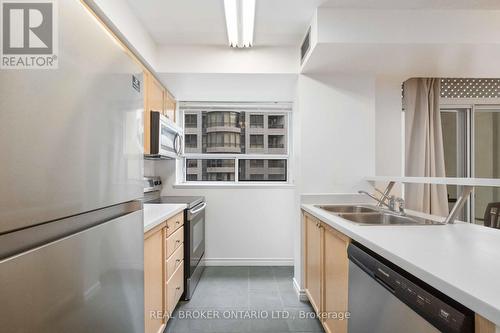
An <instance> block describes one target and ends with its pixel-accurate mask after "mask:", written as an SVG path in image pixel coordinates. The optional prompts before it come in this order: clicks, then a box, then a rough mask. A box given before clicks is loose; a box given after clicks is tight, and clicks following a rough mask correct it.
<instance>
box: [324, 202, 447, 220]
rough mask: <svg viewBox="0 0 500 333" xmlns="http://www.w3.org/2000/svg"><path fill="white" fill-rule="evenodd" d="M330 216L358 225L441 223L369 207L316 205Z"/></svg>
mask: <svg viewBox="0 0 500 333" xmlns="http://www.w3.org/2000/svg"><path fill="white" fill-rule="evenodd" d="M315 207H317V208H321V209H323V210H325V211H327V212H329V213H331V214H334V215H337V216H339V217H341V218H343V219H345V220H348V221H350V222H353V223H356V224H359V225H442V224H443V223H441V222H437V221H432V220H428V219H423V218H420V217H415V216H407V215H399V214H397V213H393V212H391V211H387V210H384V209H381V208H378V207H375V206H369V205H317V206H315Z"/></svg>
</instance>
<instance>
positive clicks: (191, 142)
mask: <svg viewBox="0 0 500 333" xmlns="http://www.w3.org/2000/svg"><path fill="white" fill-rule="evenodd" d="M184 140H186V143H185V145H186V148H197V147H198V136H197V135H196V134H186V135H184Z"/></svg>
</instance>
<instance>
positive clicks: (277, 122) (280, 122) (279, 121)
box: [267, 115, 285, 128]
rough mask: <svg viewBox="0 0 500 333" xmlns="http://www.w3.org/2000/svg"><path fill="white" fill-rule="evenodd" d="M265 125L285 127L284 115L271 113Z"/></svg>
mask: <svg viewBox="0 0 500 333" xmlns="http://www.w3.org/2000/svg"><path fill="white" fill-rule="evenodd" d="M267 127H269V128H284V127H285V117H284V116H276V115H272V116H269V118H268V123H267Z"/></svg>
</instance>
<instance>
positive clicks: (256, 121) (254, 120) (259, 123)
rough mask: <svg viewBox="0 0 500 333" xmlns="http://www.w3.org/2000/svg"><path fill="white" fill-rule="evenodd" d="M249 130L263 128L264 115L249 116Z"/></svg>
mask: <svg viewBox="0 0 500 333" xmlns="http://www.w3.org/2000/svg"><path fill="white" fill-rule="evenodd" d="M250 127H251V128H264V115H261V114H252V115H250Z"/></svg>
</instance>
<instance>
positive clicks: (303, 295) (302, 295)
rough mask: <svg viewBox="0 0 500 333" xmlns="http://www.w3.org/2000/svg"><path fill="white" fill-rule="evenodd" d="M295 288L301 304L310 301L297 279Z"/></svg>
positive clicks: (294, 282) (294, 284) (294, 281)
mask: <svg viewBox="0 0 500 333" xmlns="http://www.w3.org/2000/svg"><path fill="white" fill-rule="evenodd" d="M293 288H294V289H295V292H296V293H297V297H298V298H299V301H301V302H307V301H309V299H308V298H307V295H306V292H305V290H304V289H301V288H300V286H299V283H298V282H297V280H295V278H293Z"/></svg>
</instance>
